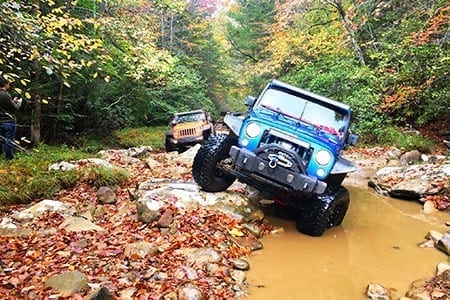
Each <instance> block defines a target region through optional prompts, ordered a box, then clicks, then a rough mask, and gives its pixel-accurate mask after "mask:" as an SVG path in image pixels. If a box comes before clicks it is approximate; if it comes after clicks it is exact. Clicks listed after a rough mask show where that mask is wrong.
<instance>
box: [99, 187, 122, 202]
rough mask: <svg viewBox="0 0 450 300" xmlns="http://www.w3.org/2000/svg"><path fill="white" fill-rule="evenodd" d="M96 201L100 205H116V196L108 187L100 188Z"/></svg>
mask: <svg viewBox="0 0 450 300" xmlns="http://www.w3.org/2000/svg"><path fill="white" fill-rule="evenodd" d="M97 200H98V202H100V203H102V204H112V203H116V201H117V196H116V193H115V192H114V191H113V190H112V189H111V188H110V187H107V186H101V187H100V188H99V189H98V191H97Z"/></svg>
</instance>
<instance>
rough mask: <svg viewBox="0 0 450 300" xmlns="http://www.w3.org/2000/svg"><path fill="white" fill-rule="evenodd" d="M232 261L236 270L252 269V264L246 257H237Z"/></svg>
mask: <svg viewBox="0 0 450 300" xmlns="http://www.w3.org/2000/svg"><path fill="white" fill-rule="evenodd" d="M231 262H232V263H233V268H235V269H236V270H241V271H247V270H248V269H250V264H249V263H248V261H247V260H246V259H243V258H236V259H231Z"/></svg>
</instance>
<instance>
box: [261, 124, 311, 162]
mask: <svg viewBox="0 0 450 300" xmlns="http://www.w3.org/2000/svg"><path fill="white" fill-rule="evenodd" d="M272 144H275V145H278V146H281V147H282V148H284V149H286V150H290V151H293V152H295V153H297V154H298V155H299V157H300V158H301V159H302V163H303V165H304V166H305V167H306V166H307V165H308V163H309V160H310V159H311V155H312V153H313V150H314V149H313V148H311V145H310V144H309V143H306V142H304V141H302V140H300V139H299V138H297V137H295V136H291V135H287V134H285V133H282V132H279V131H276V130H273V129H271V130H266V131H265V132H264V134H263V136H262V138H261V141H260V142H259V145H258V147H262V146H265V145H272ZM286 153H287V154H288V155H289V152H286Z"/></svg>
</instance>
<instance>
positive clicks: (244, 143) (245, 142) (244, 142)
mask: <svg viewBox="0 0 450 300" xmlns="http://www.w3.org/2000/svg"><path fill="white" fill-rule="evenodd" d="M242 146H244V147H246V146H248V140H247V139H243V140H242Z"/></svg>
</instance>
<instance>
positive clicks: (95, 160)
mask: <svg viewBox="0 0 450 300" xmlns="http://www.w3.org/2000/svg"><path fill="white" fill-rule="evenodd" d="M77 163H78V164H81V165H85V164H89V165H95V166H99V167H103V168H107V169H114V168H115V167H114V166H113V165H112V164H110V163H109V162H107V161H106V160H104V159H99V158H86V159H80V160H79V161H78V162H77Z"/></svg>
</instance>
